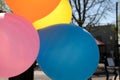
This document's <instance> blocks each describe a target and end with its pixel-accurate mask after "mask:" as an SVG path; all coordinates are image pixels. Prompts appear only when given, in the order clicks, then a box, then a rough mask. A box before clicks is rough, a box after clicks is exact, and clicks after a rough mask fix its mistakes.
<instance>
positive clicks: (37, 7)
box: [5, 0, 61, 22]
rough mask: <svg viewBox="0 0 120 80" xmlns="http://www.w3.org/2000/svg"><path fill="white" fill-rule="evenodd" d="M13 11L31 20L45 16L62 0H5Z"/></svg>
mask: <svg viewBox="0 0 120 80" xmlns="http://www.w3.org/2000/svg"><path fill="white" fill-rule="evenodd" d="M5 1H6V3H7V4H8V6H9V7H10V8H11V9H12V11H13V13H15V14H18V15H21V16H23V17H25V18H27V19H28V20H30V21H31V22H34V21H36V20H38V19H40V18H43V17H45V16H46V15H48V14H49V13H50V12H51V11H53V10H54V9H55V8H56V7H57V5H58V4H59V2H60V1H61V0H5Z"/></svg>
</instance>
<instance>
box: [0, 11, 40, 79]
mask: <svg viewBox="0 0 120 80" xmlns="http://www.w3.org/2000/svg"><path fill="white" fill-rule="evenodd" d="M39 44H40V41H39V36H38V33H37V31H36V30H35V29H34V27H33V26H32V24H31V23H29V22H28V21H26V20H25V19H24V18H22V17H20V16H17V15H14V14H10V13H0V59H1V60H0V77H1V78H7V77H13V76H16V75H19V74H21V73H22V72H24V71H25V70H27V69H28V68H29V67H30V66H31V65H32V64H33V62H34V61H35V59H36V57H37V55H38V52H39Z"/></svg>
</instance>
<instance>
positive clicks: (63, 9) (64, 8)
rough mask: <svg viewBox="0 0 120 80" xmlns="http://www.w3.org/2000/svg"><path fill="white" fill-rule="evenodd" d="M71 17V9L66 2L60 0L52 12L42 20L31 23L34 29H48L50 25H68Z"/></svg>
mask: <svg viewBox="0 0 120 80" xmlns="http://www.w3.org/2000/svg"><path fill="white" fill-rule="evenodd" d="M71 17H72V9H71V7H70V4H69V2H68V0H61V2H60V4H59V5H58V6H57V7H56V9H54V11H53V12H51V13H50V14H48V15H47V16H45V17H44V18H42V19H39V20H37V21H35V22H34V23H33V25H34V26H35V28H36V29H41V28H45V27H48V26H50V25H55V24H62V23H70V22H71Z"/></svg>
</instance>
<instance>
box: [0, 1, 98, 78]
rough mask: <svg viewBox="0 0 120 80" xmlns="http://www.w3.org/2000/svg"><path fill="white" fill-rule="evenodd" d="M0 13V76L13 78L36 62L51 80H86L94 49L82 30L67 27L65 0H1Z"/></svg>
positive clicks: (68, 9)
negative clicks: (3, 3)
mask: <svg viewBox="0 0 120 80" xmlns="http://www.w3.org/2000/svg"><path fill="white" fill-rule="evenodd" d="M5 1H6V3H7V4H8V6H9V7H10V8H11V9H12V11H13V13H0V44H1V45H0V59H2V60H1V61H0V77H13V76H16V75H19V74H21V73H22V72H24V71H26V70H27V69H28V68H29V67H30V66H31V65H32V63H33V62H34V61H35V60H37V62H38V63H39V65H40V67H41V69H42V70H43V71H44V72H45V73H46V75H48V76H49V77H50V78H51V79H53V80H86V79H87V78H89V77H90V76H91V75H92V74H93V73H94V71H95V70H96V68H97V65H98V62H99V50H98V46H97V44H96V42H95V40H94V38H93V37H92V35H91V34H90V33H89V32H87V31H86V30H85V29H83V28H80V27H79V26H75V25H73V24H70V21H71V18H72V10H71V7H70V4H69V1H68V0H51V1H49V0H36V1H34V0H5Z"/></svg>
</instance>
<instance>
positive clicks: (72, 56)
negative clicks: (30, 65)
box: [37, 24, 99, 80]
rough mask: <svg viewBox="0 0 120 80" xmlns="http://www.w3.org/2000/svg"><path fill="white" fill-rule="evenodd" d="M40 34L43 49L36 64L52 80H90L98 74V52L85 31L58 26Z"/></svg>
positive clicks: (67, 26)
mask: <svg viewBox="0 0 120 80" xmlns="http://www.w3.org/2000/svg"><path fill="white" fill-rule="evenodd" d="M38 33H39V36H40V41H41V44H40V45H41V49H40V52H39V55H38V57H37V61H38V64H39V65H40V67H41V69H42V70H43V71H44V73H45V74H46V75H47V76H48V77H50V78H51V79H52V80H87V79H88V78H89V77H90V76H91V75H92V74H93V73H94V72H95V71H96V68H97V66H98V63H99V49H98V46H97V44H96V42H95V40H94V38H93V36H92V35H91V34H90V33H89V32H88V31H86V30H85V29H83V28H81V27H79V26H75V25H72V24H58V25H53V26H50V27H47V28H44V29H41V30H38Z"/></svg>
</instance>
